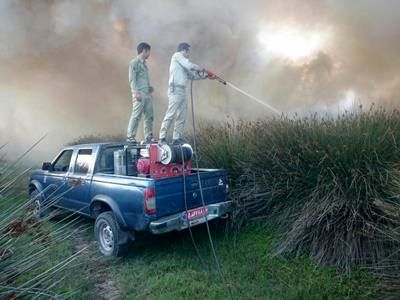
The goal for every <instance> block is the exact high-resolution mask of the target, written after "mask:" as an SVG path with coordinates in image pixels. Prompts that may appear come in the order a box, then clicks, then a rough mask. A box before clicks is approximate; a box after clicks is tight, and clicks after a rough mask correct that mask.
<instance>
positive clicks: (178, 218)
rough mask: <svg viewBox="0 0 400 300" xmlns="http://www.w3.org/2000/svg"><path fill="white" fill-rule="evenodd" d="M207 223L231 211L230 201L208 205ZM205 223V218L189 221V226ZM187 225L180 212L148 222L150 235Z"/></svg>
mask: <svg viewBox="0 0 400 300" xmlns="http://www.w3.org/2000/svg"><path fill="white" fill-rule="evenodd" d="M207 207H208V213H207V221H210V220H213V219H217V218H220V217H221V216H223V215H225V214H227V213H229V212H231V211H232V201H226V202H220V203H216V204H209V205H207ZM205 222H206V218H205V217H204V216H203V217H200V218H197V219H193V220H190V226H191V227H192V226H196V225H199V224H202V223H205ZM188 227H189V224H188V221H187V219H186V212H185V211H184V212H180V213H177V214H173V215H170V216H167V217H163V218H161V219H158V220H156V221H153V222H150V225H149V229H150V232H151V233H154V234H160V233H165V232H169V231H173V230H183V229H185V228H188Z"/></svg>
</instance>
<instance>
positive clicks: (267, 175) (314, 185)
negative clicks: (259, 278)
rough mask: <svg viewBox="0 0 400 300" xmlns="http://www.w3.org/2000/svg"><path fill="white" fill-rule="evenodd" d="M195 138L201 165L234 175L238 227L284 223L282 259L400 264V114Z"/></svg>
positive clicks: (226, 128)
mask: <svg viewBox="0 0 400 300" xmlns="http://www.w3.org/2000/svg"><path fill="white" fill-rule="evenodd" d="M197 138H198V142H199V144H200V156H201V162H202V164H203V166H207V167H223V168H225V169H227V170H228V172H229V174H230V175H231V177H232V178H233V182H234V184H233V191H232V197H233V198H234V199H235V201H236V203H237V206H238V210H237V211H236V213H235V221H236V222H237V223H239V224H241V223H243V222H244V221H245V220H246V219H249V218H255V217H257V218H261V219H264V220H265V221H266V222H267V221H268V222H272V223H274V224H275V225H277V226H279V227H280V228H281V229H282V231H283V233H284V234H283V238H282V240H281V243H280V247H279V249H278V252H279V253H287V252H290V253H297V252H298V251H308V252H309V253H310V255H311V256H312V257H314V258H315V259H316V260H317V261H318V262H320V263H323V264H329V265H335V266H337V267H339V268H340V269H343V270H348V271H350V270H351V269H352V268H353V267H355V266H359V265H362V266H366V265H368V266H372V265H377V264H380V265H382V263H383V262H385V261H387V260H388V259H390V261H392V262H393V261H395V262H396V263H397V266H400V257H399V255H398V249H399V246H400V238H399V237H400V236H399V229H398V228H399V227H398V226H399V224H400V113H399V111H397V110H391V111H388V110H385V109H383V108H374V107H372V108H371V109H369V110H367V111H365V110H363V109H362V108H360V110H359V111H357V112H347V113H344V114H342V115H340V116H338V117H330V116H319V115H317V114H314V115H311V116H308V117H298V116H296V117H294V118H288V117H281V118H278V119H273V120H260V121H257V122H237V123H225V124H217V125H203V126H201V127H200V130H199V132H198V137H197Z"/></svg>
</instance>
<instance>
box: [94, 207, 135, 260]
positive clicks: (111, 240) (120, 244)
mask: <svg viewBox="0 0 400 300" xmlns="http://www.w3.org/2000/svg"><path fill="white" fill-rule="evenodd" d="M94 234H95V236H96V241H97V244H98V247H99V250H100V252H101V253H102V254H103V255H105V256H123V255H125V254H126V253H127V251H128V247H129V239H128V238H127V233H126V232H124V231H123V230H122V229H121V228H120V226H119V224H118V222H117V220H116V219H115V215H114V213H113V212H112V211H106V212H103V213H101V214H100V215H99V216H98V217H97V218H96V223H95V225H94Z"/></svg>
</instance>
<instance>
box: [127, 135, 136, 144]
mask: <svg viewBox="0 0 400 300" xmlns="http://www.w3.org/2000/svg"><path fill="white" fill-rule="evenodd" d="M126 141H127V142H128V143H131V144H137V141H136V139H135V138H134V137H132V136H128V137H127V138H126Z"/></svg>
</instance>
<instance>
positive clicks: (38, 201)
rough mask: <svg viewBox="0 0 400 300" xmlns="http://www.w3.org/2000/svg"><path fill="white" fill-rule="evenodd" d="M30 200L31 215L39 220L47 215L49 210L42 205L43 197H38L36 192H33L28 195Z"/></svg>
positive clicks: (38, 193)
mask: <svg viewBox="0 0 400 300" xmlns="http://www.w3.org/2000/svg"><path fill="white" fill-rule="evenodd" d="M30 200H31V202H32V203H33V211H32V215H33V216H34V217H35V218H36V219H38V220H40V219H42V218H43V217H45V216H46V215H47V214H48V213H49V208H48V207H47V208H45V207H44V205H43V197H42V195H40V192H39V191H38V190H36V189H35V190H33V191H32V193H31V195H30Z"/></svg>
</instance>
